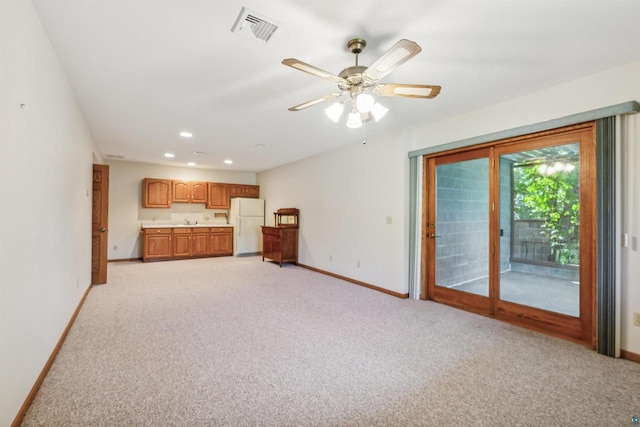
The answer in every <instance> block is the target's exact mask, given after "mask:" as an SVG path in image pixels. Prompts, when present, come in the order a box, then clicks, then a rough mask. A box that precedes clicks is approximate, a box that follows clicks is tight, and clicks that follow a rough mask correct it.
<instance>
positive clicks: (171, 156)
mask: <svg viewBox="0 0 640 427" xmlns="http://www.w3.org/2000/svg"><path fill="white" fill-rule="evenodd" d="M164 156H165V157H167V158H169V159H173V158H174V157H175V156H176V155H175V154H173V153H164Z"/></svg>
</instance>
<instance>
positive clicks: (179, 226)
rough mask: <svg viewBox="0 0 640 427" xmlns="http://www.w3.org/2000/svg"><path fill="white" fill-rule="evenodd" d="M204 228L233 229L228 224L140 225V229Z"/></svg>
mask: <svg viewBox="0 0 640 427" xmlns="http://www.w3.org/2000/svg"><path fill="white" fill-rule="evenodd" d="M206 227H233V225H229V224H220V223H202V224H142V228H206Z"/></svg>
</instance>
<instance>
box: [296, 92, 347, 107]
mask: <svg viewBox="0 0 640 427" xmlns="http://www.w3.org/2000/svg"><path fill="white" fill-rule="evenodd" d="M343 93H344V92H335V93H330V94H329V95H325V96H321V97H320V98H316V99H312V100H311V101H307V102H303V103H302V104H299V105H296V106H295V107H291V108H289V111H300V110H304V109H305V108H308V107H312V106H314V105H316V104H320V103H321V102H324V101H328V100H329V99H333V98H337V97H339V96H340V95H342V94H343Z"/></svg>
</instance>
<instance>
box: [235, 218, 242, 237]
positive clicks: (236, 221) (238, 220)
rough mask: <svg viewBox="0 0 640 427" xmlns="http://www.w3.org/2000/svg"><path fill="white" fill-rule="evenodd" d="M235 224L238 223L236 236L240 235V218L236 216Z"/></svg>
mask: <svg viewBox="0 0 640 427" xmlns="http://www.w3.org/2000/svg"><path fill="white" fill-rule="evenodd" d="M236 224H238V236H239V235H240V224H241V221H240V218H238V221H236Z"/></svg>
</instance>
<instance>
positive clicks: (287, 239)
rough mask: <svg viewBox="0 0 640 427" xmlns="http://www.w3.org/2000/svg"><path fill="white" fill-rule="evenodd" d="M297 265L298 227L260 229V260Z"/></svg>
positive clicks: (266, 227) (265, 227)
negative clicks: (266, 259)
mask: <svg viewBox="0 0 640 427" xmlns="http://www.w3.org/2000/svg"><path fill="white" fill-rule="evenodd" d="M265 258H268V259H271V260H273V261H276V262H278V263H279V264H280V267H282V263H285V262H292V263H294V264H297V263H298V227H268V226H263V227H262V260H263V261H264V259H265Z"/></svg>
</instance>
